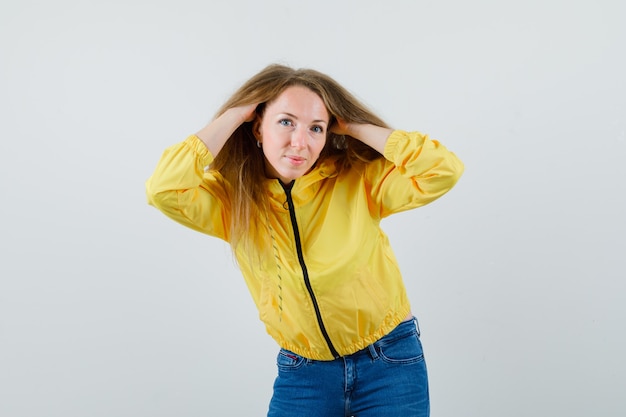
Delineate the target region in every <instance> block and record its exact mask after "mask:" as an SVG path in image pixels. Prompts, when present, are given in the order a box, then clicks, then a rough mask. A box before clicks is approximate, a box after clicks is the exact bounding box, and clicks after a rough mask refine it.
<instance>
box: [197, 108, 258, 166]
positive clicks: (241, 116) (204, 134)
mask: <svg viewBox="0 0 626 417" xmlns="http://www.w3.org/2000/svg"><path fill="white" fill-rule="evenodd" d="M256 107H257V104H249V105H246V106H241V107H233V108H231V109H228V110H226V111H225V112H224V113H222V114H221V115H220V116H219V117H218V118H216V119H215V120H213V121H212V122H211V123H209V124H208V125H206V126H205V127H203V128H202V129H200V130H199V131H198V132H197V133H196V136H197V137H198V138H199V139H200V140H201V141H202V142H204V144H205V145H206V147H207V148H208V149H209V151H210V152H211V155H213V157H216V156H217V154H218V153H219V152H220V151H221V150H222V148H223V147H224V144H225V143H226V141H227V140H228V138H229V137H230V135H232V134H233V132H234V131H235V130H237V128H238V127H239V126H240V125H241V124H242V123H244V122H251V121H252V120H254V117H255V112H254V110H255V109H256Z"/></svg>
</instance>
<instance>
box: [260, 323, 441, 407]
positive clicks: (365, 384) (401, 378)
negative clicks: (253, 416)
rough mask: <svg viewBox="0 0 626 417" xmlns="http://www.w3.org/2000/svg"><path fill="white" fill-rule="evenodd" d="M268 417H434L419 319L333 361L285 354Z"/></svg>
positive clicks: (280, 359) (280, 355) (279, 363)
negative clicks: (431, 413)
mask: <svg viewBox="0 0 626 417" xmlns="http://www.w3.org/2000/svg"><path fill="white" fill-rule="evenodd" d="M277 366H278V377H277V378H276V382H275V383H274V395H273V396H272V400H271V402H270V406H269V412H268V414H267V415H268V417H287V416H289V417H316V416H319V417H349V416H355V417H370V416H376V417H387V416H389V417H391V416H393V417H398V416H402V417H428V416H429V415H430V400H429V396H428V377H427V374H426V363H425V362H424V354H423V351H422V344H421V342H420V339H419V330H418V326H417V320H415V319H413V320H411V321H405V322H402V323H400V324H399V325H398V326H397V327H396V328H395V329H394V330H392V331H391V332H390V333H389V334H388V335H386V336H385V337H383V338H382V339H380V340H379V341H377V342H375V343H374V344H372V345H370V346H368V347H367V348H365V349H363V350H360V351H358V352H356V353H354V354H352V355H349V356H344V357H341V358H339V359H335V360H332V361H316V360H312V359H307V358H303V357H302V356H299V355H296V354H295V353H293V352H290V351H288V350H285V349H281V350H280V352H279V353H278V358H277Z"/></svg>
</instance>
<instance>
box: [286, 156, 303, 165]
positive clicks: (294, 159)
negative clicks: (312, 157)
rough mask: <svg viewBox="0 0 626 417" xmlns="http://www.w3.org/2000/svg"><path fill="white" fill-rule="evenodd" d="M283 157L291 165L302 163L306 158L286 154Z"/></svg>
mask: <svg viewBox="0 0 626 417" xmlns="http://www.w3.org/2000/svg"><path fill="white" fill-rule="evenodd" d="M285 158H287V159H288V160H289V162H290V163H291V164H293V165H302V164H304V162H305V161H306V158H303V157H301V156H296V155H286V156H285Z"/></svg>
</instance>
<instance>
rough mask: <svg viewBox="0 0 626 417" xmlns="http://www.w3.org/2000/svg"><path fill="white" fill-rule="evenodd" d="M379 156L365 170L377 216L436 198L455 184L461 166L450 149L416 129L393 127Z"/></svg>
mask: <svg viewBox="0 0 626 417" xmlns="http://www.w3.org/2000/svg"><path fill="white" fill-rule="evenodd" d="M383 156H384V158H381V159H379V160H377V161H374V162H372V163H370V164H369V165H368V167H367V168H366V173H365V176H366V181H367V183H368V184H369V186H370V187H371V188H370V190H369V195H370V197H371V198H372V204H373V207H374V208H375V210H378V213H374V214H377V215H378V216H379V218H384V217H387V216H389V215H390V214H393V213H397V212H401V211H405V210H409V209H412V208H416V207H420V206H423V205H425V204H428V203H430V202H431V201H434V200H436V199H437V198H439V197H441V196H442V195H444V194H445V193H446V192H447V191H448V190H450V189H451V188H452V187H453V186H454V184H456V182H457V181H458V180H459V178H460V177H461V174H462V173H463V169H464V166H463V163H462V162H461V160H460V159H459V158H457V156H456V155H455V154H454V153H452V152H450V151H449V150H448V149H446V148H445V147H444V146H443V145H441V144H440V143H439V142H438V141H436V140H432V139H430V138H429V137H428V136H427V135H423V134H421V133H419V132H404V131H401V130H396V131H394V132H393V133H392V134H391V135H390V136H389V138H388V139H387V143H386V144H385V149H384V154H383Z"/></svg>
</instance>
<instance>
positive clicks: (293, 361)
mask: <svg viewBox="0 0 626 417" xmlns="http://www.w3.org/2000/svg"><path fill="white" fill-rule="evenodd" d="M305 362H306V359H305V358H304V357H302V356H300V355H298V354H295V353H293V352H291V351H288V350H286V349H281V350H280V352H278V357H277V358H276V365H277V366H278V370H279V371H286V372H289V371H295V370H297V369H300V368H301V367H302V365H304V363H305Z"/></svg>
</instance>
